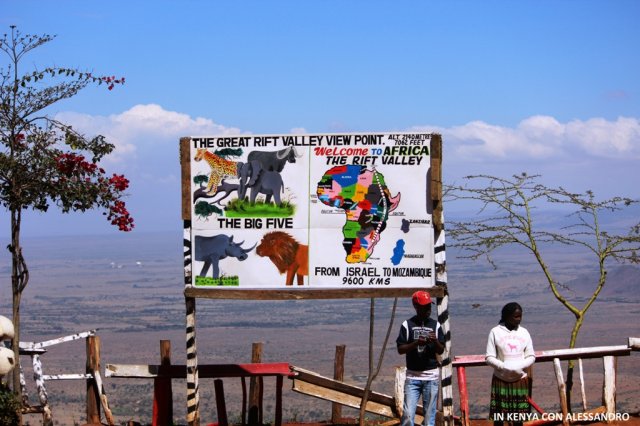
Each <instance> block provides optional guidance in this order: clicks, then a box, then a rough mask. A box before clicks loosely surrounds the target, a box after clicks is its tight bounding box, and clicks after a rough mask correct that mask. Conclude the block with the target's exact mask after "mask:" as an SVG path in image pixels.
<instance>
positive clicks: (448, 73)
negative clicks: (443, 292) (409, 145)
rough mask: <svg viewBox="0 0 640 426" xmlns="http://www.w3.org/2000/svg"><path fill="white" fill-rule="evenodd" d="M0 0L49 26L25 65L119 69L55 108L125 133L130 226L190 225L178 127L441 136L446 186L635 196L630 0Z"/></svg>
mask: <svg viewBox="0 0 640 426" xmlns="http://www.w3.org/2000/svg"><path fill="white" fill-rule="evenodd" d="M2 6H3V7H2V14H1V15H0V27H2V28H4V31H8V29H9V25H12V24H15V25H17V26H18V28H19V29H20V30H21V31H22V32H24V33H32V34H44V33H47V34H56V35H57V38H56V39H55V40H54V41H53V42H51V43H49V44H47V45H45V46H43V47H42V48H40V49H38V50H37V51H35V52H34V54H32V55H31V56H29V57H27V60H26V62H25V63H24V65H25V66H29V67H31V66H37V67H40V68H42V67H45V66H49V65H57V66H71V67H77V68H80V69H86V70H91V71H93V72H94V73H96V74H104V75H115V76H118V77H121V76H124V77H125V78H126V84H125V85H124V86H123V87H121V88H117V90H114V91H112V92H107V91H105V90H103V89H102V88H89V89H87V90H85V91H84V92H82V93H81V94H80V95H78V96H77V97H76V98H74V99H72V100H69V101H66V102H64V103H60V104H58V105H56V109H55V110H52V111H50V113H51V114H55V115H57V116H58V117H60V118H63V119H65V120H67V121H68V122H70V123H72V124H74V126H75V127H76V128H78V129H81V130H83V131H85V132H86V133H88V134H95V133H100V134H104V135H105V136H107V137H108V138H109V140H110V141H111V142H113V143H115V144H116V146H117V149H116V152H115V153H114V155H112V157H111V158H110V159H109V160H108V162H107V165H108V167H109V170H112V171H117V172H124V173H125V174H127V176H129V177H130V178H131V181H132V188H131V191H130V196H129V198H128V199H127V202H128V205H129V206H130V210H131V211H132V213H133V215H134V217H135V219H136V223H137V231H138V232H145V231H169V230H178V229H180V227H181V221H180V186H179V163H178V139H179V137H180V136H188V135H196V134H198V135H203V134H214V133H236V132H242V133H254V134H257V133H290V132H310V133H311V132H312V133H323V132H351V131H353V132H358V131H367V132H369V131H371V132H381V131H414V130H420V131H435V132H440V133H442V135H443V139H444V165H443V171H444V176H445V180H446V181H447V182H449V183H453V182H460V181H461V180H462V176H465V175H469V174H477V173H488V174H494V175H498V176H510V175H512V174H514V173H519V172H521V171H527V172H529V173H534V174H535V173H539V174H542V175H543V178H544V181H545V182H546V183H548V184H559V185H563V186H565V187H566V188H568V189H571V190H574V191H584V190H586V189H593V190H594V191H596V195H598V196H600V197H608V196H612V195H625V196H630V197H634V198H640V191H639V190H638V185H637V182H638V181H639V180H640V172H639V171H638V164H639V163H638V160H640V99H639V98H640V79H638V75H640V55H638V45H639V42H640V26H639V25H637V20H638V18H639V17H640V3H639V2H637V1H518V2H513V1H482V2H479V1H468V2H467V1H450V2H440V1H404V2H389V1H386V2H382V1H311V0H309V1H265V0H261V1H242V2H230V1H229V2H221V1H182V2H177V1H171V2H170V1H153V2H151V1H128V2H123V1H110V2H88V1H70V0H67V1H57V2H49V1H30V0H26V1H25V0H22V1H19V2H17V1H4V2H2ZM0 66H2V67H4V66H6V60H5V58H0ZM446 208H448V206H445V209H446ZM451 208H452V209H455V206H453V205H452V206H451ZM445 213H446V212H445ZM3 216H4V217H6V214H3ZM4 222H6V219H5V220H4V221H3V223H4ZM2 226H3V228H4V229H2V230H0V232H2V233H3V235H7V234H8V228H7V226H4V225H2ZM106 232H116V231H115V230H112V229H111V227H110V226H109V225H108V224H107V223H104V219H103V218H102V216H101V215H100V214H99V213H98V212H91V213H88V214H85V215H82V216H80V215H71V216H68V217H61V216H60V215H58V214H55V213H48V214H47V215H35V216H34V215H30V216H28V223H25V235H59V234H74V233H77V234H87V233H106Z"/></svg>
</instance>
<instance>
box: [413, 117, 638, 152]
mask: <svg viewBox="0 0 640 426" xmlns="http://www.w3.org/2000/svg"><path fill="white" fill-rule="evenodd" d="M412 130H423V131H435V132H439V133H442V135H443V138H444V141H445V143H446V144H447V145H448V146H449V147H452V148H450V149H452V150H453V152H451V151H450V154H451V155H455V157H456V158H457V159H460V160H475V161H482V160H484V159H488V158H491V159H493V160H500V159H505V160H506V159H524V158H530V159H533V160H542V159H550V158H568V157H574V156H576V155H586V156H589V157H602V158H610V159H615V158H624V159H631V158H639V159H640V122H639V120H638V119H636V118H625V117H620V118H618V119H617V120H615V121H608V120H605V119H603V118H592V119H589V120H586V121H582V120H573V121H570V122H568V123H560V122H559V121H558V120H556V119H555V118H553V117H548V116H533V117H529V118H527V119H525V120H522V121H521V122H520V123H519V124H518V125H517V126H516V127H515V128H511V127H504V126H497V125H491V124H488V123H485V122H483V121H473V122H470V123H467V124H465V125H462V126H456V127H451V128H442V127H437V126H416V127H414V128H413V129H412Z"/></svg>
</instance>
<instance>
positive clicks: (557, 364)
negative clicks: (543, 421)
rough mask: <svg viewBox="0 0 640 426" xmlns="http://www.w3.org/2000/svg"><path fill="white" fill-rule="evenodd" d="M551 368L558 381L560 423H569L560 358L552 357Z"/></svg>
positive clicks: (565, 425) (566, 424)
mask: <svg viewBox="0 0 640 426" xmlns="http://www.w3.org/2000/svg"><path fill="white" fill-rule="evenodd" d="M553 368H554V370H555V372H556V380H557V382H558V394H559V395H560V408H561V409H562V424H563V425H564V426H568V425H569V407H568V406H567V386H566V385H565V383H564V376H563V375H562V365H560V359H559V358H554V359H553Z"/></svg>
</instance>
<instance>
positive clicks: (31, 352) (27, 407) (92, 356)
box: [20, 330, 115, 426]
mask: <svg viewBox="0 0 640 426" xmlns="http://www.w3.org/2000/svg"><path fill="white" fill-rule="evenodd" d="M79 339H86V347H87V363H86V369H85V372H84V373H59V374H44V373H43V365H42V360H41V358H40V356H41V355H43V354H45V353H46V352H47V348H48V347H50V346H54V345H58V344H60V343H65V342H71V341H74V340H79ZM20 355H25V356H30V357H31V362H32V364H33V378H34V381H35V383H36V391H37V393H38V400H39V405H32V404H30V402H29V394H28V392H27V383H26V379H25V377H24V374H23V373H22V371H20V387H21V392H22V406H23V409H22V412H23V413H24V414H33V413H41V414H42V424H43V425H44V426H51V425H53V414H52V412H51V407H50V405H49V400H48V396H47V389H46V385H45V383H46V382H47V381H49V380H85V381H86V383H87V410H86V411H87V423H97V424H99V423H100V408H101V407H102V410H103V411H104V416H105V419H106V421H107V423H108V424H109V425H114V424H115V423H114V420H113V416H112V414H111V410H110V409H109V403H108V401H107V395H106V394H105V393H104V387H103V386H102V377H101V375H100V339H99V337H98V336H96V330H89V331H84V332H81V333H76V334H72V335H69V336H64V337H60V338H58V339H53V340H47V341H44V342H37V343H36V342H20Z"/></svg>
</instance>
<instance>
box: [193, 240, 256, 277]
mask: <svg viewBox="0 0 640 426" xmlns="http://www.w3.org/2000/svg"><path fill="white" fill-rule="evenodd" d="M242 243H244V241H243V242H241V243H234V242H233V235H231V236H229V235H224V234H219V235H214V236H211V237H205V236H202V235H196V237H195V260H198V261H200V262H204V266H203V267H202V270H201V271H200V276H201V277H205V276H206V275H207V272H209V268H210V267H211V266H213V278H220V266H219V262H220V259H224V258H226V257H235V258H236V259H238V260H245V259H246V258H247V257H248V256H249V255H248V253H249V252H250V251H251V250H253V248H254V247H255V246H256V244H254V245H253V247H251V248H248V249H245V248H242Z"/></svg>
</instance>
